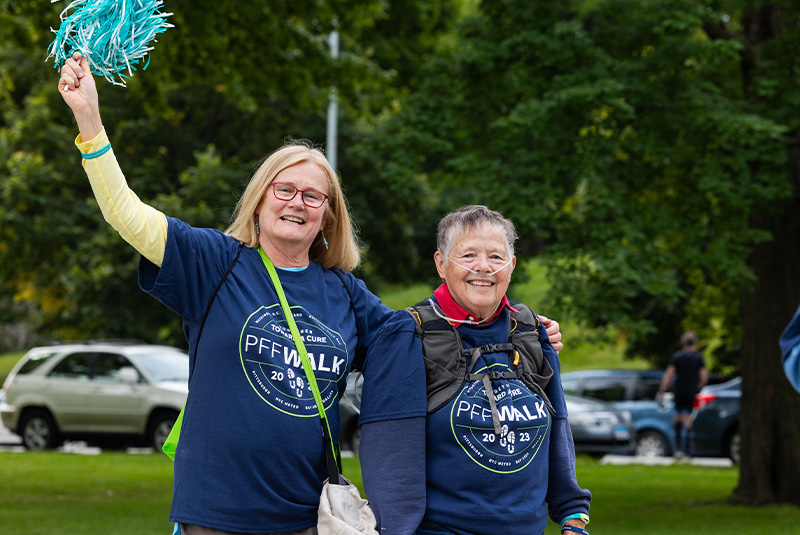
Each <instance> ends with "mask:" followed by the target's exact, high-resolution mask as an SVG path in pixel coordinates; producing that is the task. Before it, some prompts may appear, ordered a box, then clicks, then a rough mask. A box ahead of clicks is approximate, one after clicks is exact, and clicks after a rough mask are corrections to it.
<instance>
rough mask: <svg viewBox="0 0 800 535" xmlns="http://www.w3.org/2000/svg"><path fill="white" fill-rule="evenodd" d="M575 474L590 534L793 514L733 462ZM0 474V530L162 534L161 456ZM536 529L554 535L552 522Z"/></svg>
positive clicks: (58, 458)
mask: <svg viewBox="0 0 800 535" xmlns="http://www.w3.org/2000/svg"><path fill="white" fill-rule="evenodd" d="M344 472H345V475H346V476H347V477H348V478H350V479H351V480H352V481H353V482H354V483H355V484H356V485H358V486H359V487H361V471H360V467H359V464H358V460H357V459H354V458H345V459H344ZM577 472H578V480H579V482H580V483H581V485H582V486H584V487H586V488H588V489H589V490H591V491H592V493H593V500H592V510H591V517H592V522H591V524H590V525H589V528H590V530H591V533H592V535H639V534H641V533H648V534H653V535H689V534H692V535H694V534H696V533H703V532H713V533H731V534H739V533H742V534H747V535H761V534H764V535H766V534H768V533H770V534H771V533H776V532H780V533H790V532H792V531H791V530H794V529H795V528H796V526H797V521H798V519H800V509H798V508H797V507H793V506H769V507H761V508H745V507H734V506H731V505H728V504H727V503H726V498H727V497H728V495H729V494H730V493H731V491H732V490H733V488H734V486H735V485H736V481H737V478H738V472H737V469H736V468H734V467H731V468H707V467H696V466H691V465H686V464H681V465H673V466H641V465H630V466H613V465H603V464H600V463H599V462H598V461H596V460H594V459H591V458H588V457H579V458H578V464H577ZM0 474H3V483H2V485H0V533H4V534H5V533H8V534H9V535H11V534H13V535H40V534H41V535H45V534H47V535H62V534H63V535H95V534H98V533H114V534H115V535H141V534H145V533H146V534H156V535H157V534H159V533H161V534H163V535H168V534H169V533H171V525H170V524H169V521H168V516H169V506H170V500H171V497H172V463H171V462H170V461H169V460H168V459H167V458H166V457H165V456H163V455H157V454H152V455H127V454H124V453H103V454H101V455H94V456H82V455H70V454H64V453H56V452H47V453H0ZM545 533H546V535H558V533H559V531H558V527H557V526H556V525H554V524H552V525H549V526H548V528H547V530H546V532H545ZM532 535H535V534H532Z"/></svg>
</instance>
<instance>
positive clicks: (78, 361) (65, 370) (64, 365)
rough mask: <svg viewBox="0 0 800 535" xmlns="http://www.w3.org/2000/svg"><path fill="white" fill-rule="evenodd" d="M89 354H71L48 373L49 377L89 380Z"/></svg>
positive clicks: (90, 358)
mask: <svg viewBox="0 0 800 535" xmlns="http://www.w3.org/2000/svg"><path fill="white" fill-rule="evenodd" d="M92 357H93V355H92V354H91V353H72V354H71V355H67V356H66V357H65V358H64V359H63V360H62V361H61V362H59V363H58V364H56V365H55V367H54V368H53V369H52V370H51V371H50V374H49V376H50V377H68V378H70V379H87V380H88V379H89V373H90V371H91V365H92Z"/></svg>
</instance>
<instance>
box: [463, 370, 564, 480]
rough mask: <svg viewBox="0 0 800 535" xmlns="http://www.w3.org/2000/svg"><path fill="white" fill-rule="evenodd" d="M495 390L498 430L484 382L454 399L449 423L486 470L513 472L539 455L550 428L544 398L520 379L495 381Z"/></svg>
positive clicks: (464, 448)
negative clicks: (497, 431)
mask: <svg viewBox="0 0 800 535" xmlns="http://www.w3.org/2000/svg"><path fill="white" fill-rule="evenodd" d="M492 390H493V391H492V392H491V393H490V395H493V396H494V398H495V403H496V405H497V410H498V416H499V420H500V433H496V432H495V428H494V421H493V419H492V409H491V405H490V404H489V398H487V397H486V396H487V394H486V389H485V388H484V385H483V383H482V382H481V381H473V382H471V383H468V384H467V385H466V386H465V387H464V388H463V389H462V390H461V393H460V394H459V395H458V397H457V398H456V399H455V401H454V402H453V405H452V409H451V412H450V425H451V428H452V430H453V435H454V436H455V438H456V440H457V441H458V443H459V444H460V445H461V448H462V449H463V450H464V452H465V453H466V454H467V455H468V456H469V457H470V459H472V460H473V461H474V462H475V463H477V464H478V465H480V466H482V467H483V468H485V469H487V470H491V471H493V472H499V473H512V472H516V471H518V470H522V469H523V468H525V467H526V466H528V464H530V462H531V461H532V460H533V459H534V457H536V454H537V453H538V451H539V447H540V446H541V445H542V443H543V442H544V439H545V437H546V436H547V431H548V429H549V428H550V414H549V413H548V412H547V407H546V406H545V404H544V401H542V399H541V398H540V397H539V396H536V395H534V394H533V393H531V391H530V390H528V388H527V387H526V386H525V385H524V384H523V383H522V382H521V381H517V380H513V381H496V382H494V383H493V384H492Z"/></svg>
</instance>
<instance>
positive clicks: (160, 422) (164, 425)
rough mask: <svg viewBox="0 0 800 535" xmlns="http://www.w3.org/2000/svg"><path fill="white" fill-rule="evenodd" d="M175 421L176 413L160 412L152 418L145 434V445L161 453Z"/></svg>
mask: <svg viewBox="0 0 800 535" xmlns="http://www.w3.org/2000/svg"><path fill="white" fill-rule="evenodd" d="M177 419H178V413H173V412H162V413H159V414H156V415H155V416H153V418H152V420H151V421H150V426H149V428H148V429H149V430H148V432H147V445H148V446H150V447H152V448H155V449H156V451H161V448H163V447H164V442H166V441H167V437H168V436H169V432H170V431H172V426H173V425H175V420H177Z"/></svg>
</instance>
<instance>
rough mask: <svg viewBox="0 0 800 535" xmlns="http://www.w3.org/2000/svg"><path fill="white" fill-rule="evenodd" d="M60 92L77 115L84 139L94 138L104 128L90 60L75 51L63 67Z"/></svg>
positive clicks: (59, 83) (59, 86)
mask: <svg viewBox="0 0 800 535" xmlns="http://www.w3.org/2000/svg"><path fill="white" fill-rule="evenodd" d="M58 92H59V93H61V97H62V98H63V99H64V102H66V103H67V106H69V107H70V109H71V110H72V113H73V114H74V115H75V120H76V121H77V123H78V128H79V129H80V132H81V137H82V138H83V139H84V141H88V140H90V139H92V138H94V137H95V136H96V135H97V134H98V133H100V131H101V130H102V129H103V125H102V121H101V119H100V105H99V101H98V98H97V86H96V85H95V82H94V77H93V76H92V73H91V70H90V68H89V62H88V61H87V60H86V58H84V57H83V56H81V54H80V52H75V53H73V54H72V57H71V58H69V59H68V60H67V61H66V62H65V63H64V66H63V67H61V78H59V80H58Z"/></svg>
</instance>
